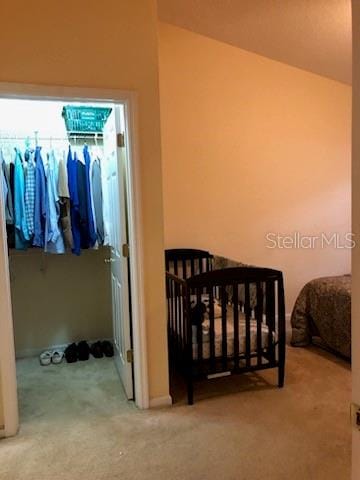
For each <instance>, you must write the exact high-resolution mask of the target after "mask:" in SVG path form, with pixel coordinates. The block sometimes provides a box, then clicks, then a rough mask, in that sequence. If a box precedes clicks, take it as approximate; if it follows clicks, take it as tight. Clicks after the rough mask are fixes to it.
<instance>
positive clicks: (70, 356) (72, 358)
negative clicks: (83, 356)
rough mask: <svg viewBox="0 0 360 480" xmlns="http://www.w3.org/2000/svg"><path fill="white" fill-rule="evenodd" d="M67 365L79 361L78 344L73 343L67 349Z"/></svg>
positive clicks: (65, 353)
mask: <svg viewBox="0 0 360 480" xmlns="http://www.w3.org/2000/svg"><path fill="white" fill-rule="evenodd" d="M64 355H65V358H66V361H67V363H74V362H77V360H78V351H77V347H76V343H71V344H70V345H68V346H67V347H66V348H65V352H64Z"/></svg>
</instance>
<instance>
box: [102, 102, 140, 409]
mask: <svg viewBox="0 0 360 480" xmlns="http://www.w3.org/2000/svg"><path fill="white" fill-rule="evenodd" d="M121 108H122V107H121V106H116V107H114V108H113V109H112V112H111V115H110V116H109V118H108V120H107V122H106V125H105V127H104V132H103V133H104V160H105V161H104V162H103V164H104V168H105V178H106V189H105V192H104V193H105V195H107V196H108V199H107V200H108V205H109V222H108V224H107V227H108V234H109V238H108V240H109V244H110V248H111V258H110V265H111V291H112V314H113V335H114V350H115V352H114V353H115V363H116V367H117V369H118V372H119V375H120V379H121V381H122V384H123V386H124V389H125V392H126V396H127V398H128V399H132V398H133V397H134V388H133V369H132V349H131V320H130V298H129V265H128V253H127V252H128V247H127V246H128V234H127V211H126V191H125V185H126V177H125V172H126V168H125V167H126V164H125V162H126V148H125V147H124V146H122V147H121V146H118V144H119V142H118V139H119V137H118V135H119V134H123V131H122V128H124V127H123V124H124V122H123V121H122V118H123V117H122V110H120V109H121ZM122 138H124V135H123V137H122ZM104 201H106V199H104ZM105 227H106V225H105Z"/></svg>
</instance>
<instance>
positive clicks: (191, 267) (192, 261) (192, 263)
mask: <svg viewBox="0 0 360 480" xmlns="http://www.w3.org/2000/svg"><path fill="white" fill-rule="evenodd" d="M190 272H191V276H193V275H195V262H194V259H193V258H191V259H190Z"/></svg>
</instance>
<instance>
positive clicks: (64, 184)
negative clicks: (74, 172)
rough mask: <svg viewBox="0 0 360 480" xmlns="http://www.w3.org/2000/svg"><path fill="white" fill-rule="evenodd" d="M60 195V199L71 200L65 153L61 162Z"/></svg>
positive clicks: (59, 176)
mask: <svg viewBox="0 0 360 480" xmlns="http://www.w3.org/2000/svg"><path fill="white" fill-rule="evenodd" d="M58 195H59V197H63V198H70V192H69V182H68V172H67V168H66V155H65V152H63V155H62V156H61V157H60V160H59V175H58Z"/></svg>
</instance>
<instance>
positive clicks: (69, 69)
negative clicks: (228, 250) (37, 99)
mask: <svg viewBox="0 0 360 480" xmlns="http://www.w3.org/2000/svg"><path fill="white" fill-rule="evenodd" d="M1 18H2V19H3V21H2V28H1V29H0V58H1V68H0V81H2V82H23V83H34V84H44V85H63V86H80V87H82V86H86V87H95V88H118V89H131V90H135V91H137V92H138V94H139V140H140V145H139V148H140V157H141V182H142V184H141V194H142V207H143V243H144V247H145V260H144V276H145V288H146V298H145V301H146V324H147V343H148V361H149V385H150V397H158V396H163V395H167V394H168V371H167V348H166V344H167V342H166V320H165V301H164V295H163V292H164V275H163V269H164V267H163V213H162V185H161V146H160V120H159V92H158V45H157V18H156V3H155V0H134V1H131V2H129V1H127V0H108V1H107V2H105V3H104V2H88V1H86V0H79V1H77V2H73V1H71V0H64V1H62V2H49V1H47V0H38V1H37V2H23V1H20V0H14V1H11V2H10V1H8V2H2V5H1ZM0 301H2V299H1V294H0ZM0 420H1V418H0ZM0 423H1V421H0Z"/></svg>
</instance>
